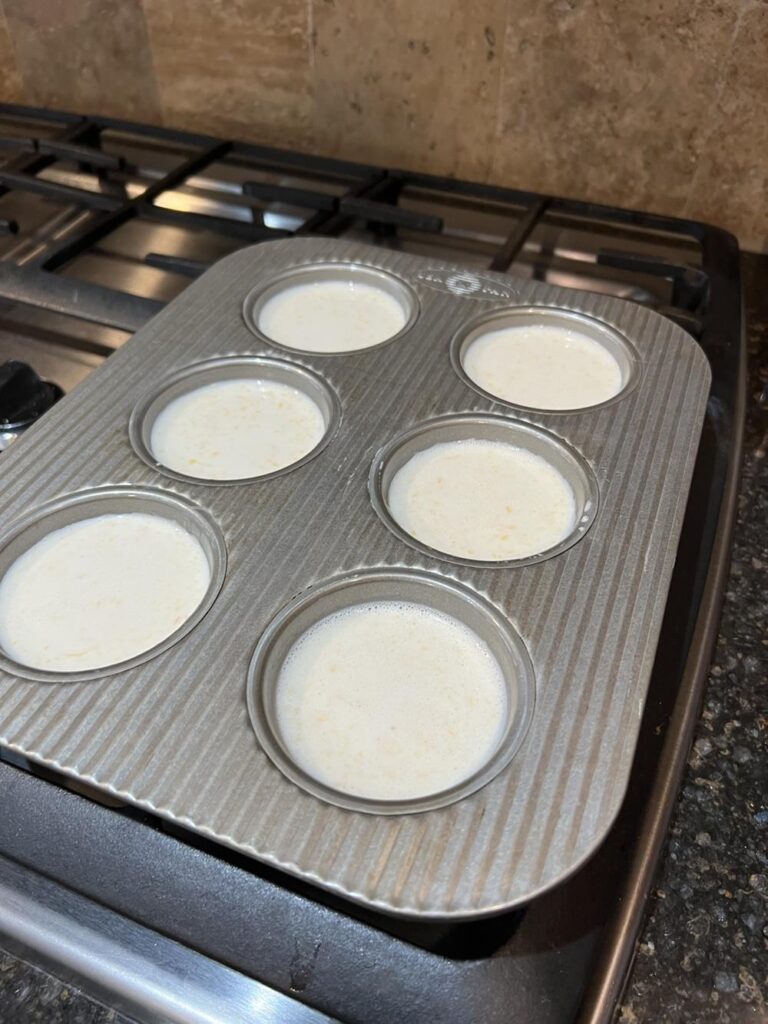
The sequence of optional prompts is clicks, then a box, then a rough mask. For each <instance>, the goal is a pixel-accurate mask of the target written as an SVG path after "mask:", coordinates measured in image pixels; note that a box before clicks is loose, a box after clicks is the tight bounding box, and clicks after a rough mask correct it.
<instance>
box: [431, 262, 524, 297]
mask: <svg viewBox="0 0 768 1024" xmlns="http://www.w3.org/2000/svg"><path fill="white" fill-rule="evenodd" d="M416 280H417V281H418V282H419V284H423V285H426V286H427V288H434V289H435V290H436V291H439V292H448V293H449V294H450V295H463V296H465V297H466V298H470V299H513V298H515V296H516V294H517V293H516V291H515V290H514V289H513V288H508V287H506V286H505V285H503V284H501V283H500V282H499V281H494V280H493V279H492V278H489V277H485V276H484V275H482V274H475V273H473V272H472V271H470V270H438V269H435V270H421V271H419V273H418V274H417V275H416Z"/></svg>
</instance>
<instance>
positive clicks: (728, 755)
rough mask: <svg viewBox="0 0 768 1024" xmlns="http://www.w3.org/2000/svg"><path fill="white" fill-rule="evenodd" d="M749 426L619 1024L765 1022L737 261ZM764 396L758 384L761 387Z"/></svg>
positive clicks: (755, 426)
mask: <svg viewBox="0 0 768 1024" xmlns="http://www.w3.org/2000/svg"><path fill="white" fill-rule="evenodd" d="M744 278H745V281H744V283H745V296H746V301H747V326H748V338H749V356H750V367H749V384H748V388H747V408H748V412H747V425H746V434H745V438H744V465H743V471H742V479H741V487H740V497H739V509H738V518H737V524H736V533H735V537H734V550H733V562H732V567H731V573H730V577H729V580H728V584H727V589H726V595H725V605H724V607H723V614H722V619H721V622H720V634H719V637H718V642H717V652H716V655H715V660H714V664H713V665H712V668H711V670H710V674H709V681H708V685H707V691H706V697H705V704H704V710H703V712H702V715H701V720H700V722H699V725H698V729H697V733H696V740H695V743H694V747H693V751H692V753H691V757H690V759H689V762H688V768H687V770H686V775H685V780H684V784H683V789H682V792H681V794H680V797H679V800H678V805H677V808H676V811H675V815H674V818H673V822H672V827H671V831H670V834H669V837H668V839H667V847H666V851H665V853H664V859H663V863H662V867H661V871H660V874H659V877H658V879H657V883H656V886H655V889H654V892H653V896H652V899H651V902H650V908H649V910H650V913H649V917H648V920H647V922H646V925H645V928H644V931H643V935H642V938H641V941H640V944H639V946H638V952H637V960H636V962H635V966H634V969H633V971H632V975H631V978H630V981H629V985H628V988H627V991H626V997H625V1002H624V1005H623V1007H622V1009H621V1014H620V1017H619V1020H620V1021H621V1022H622V1024H646V1022H647V1024H651V1022H653V1024H666V1022H669V1024H720V1022H727V1024H736V1022H738V1024H741V1022H746V1021H755V1022H763V1021H768V401H766V400H765V399H764V400H763V402H762V403H760V402H759V401H758V396H759V395H760V393H761V392H762V391H763V389H768V259H756V258H749V257H747V258H745V260H744ZM766 398H768V390H766Z"/></svg>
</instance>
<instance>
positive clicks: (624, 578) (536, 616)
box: [0, 239, 710, 918]
mask: <svg viewBox="0 0 768 1024" xmlns="http://www.w3.org/2000/svg"><path fill="white" fill-rule="evenodd" d="M315 280H318V281H320V280H333V281H341V282H349V281H356V280H359V281H361V282H364V283H366V284H371V283H374V284H376V283H378V286H380V287H381V288H382V289H383V290H385V291H386V293H387V294H388V295H389V296H391V297H394V298H395V299H396V300H397V301H398V302H399V303H401V304H402V306H403V322H404V325H405V326H404V327H403V329H402V330H401V331H399V333H397V334H396V335H395V336H394V337H393V338H390V339H388V340H385V341H384V342H382V343H381V344H378V345H375V346H373V347H369V348H361V349H358V350H355V351H350V352H346V353H319V352H312V351H309V350H300V349H296V348H295V347H294V348H287V347H282V346H281V345H280V344H278V343H277V342H276V341H273V340H272V339H270V338H268V337H266V336H265V335H264V334H263V333H262V332H261V330H260V328H259V311H260V309H262V308H263V306H264V304H265V302H266V301H268V300H269V298H270V297H271V296H272V295H274V294H275V292H276V290H278V289H279V288H282V287H289V286H291V284H292V283H300V284H307V283H309V284H311V283H312V282H313V281H315ZM518 323H524V324H526V325H534V326H535V325H536V324H538V323H547V324H551V323H559V324H562V325H564V326H566V327H569V326H570V327H571V328H573V329H575V330H579V331H581V332H583V333H586V334H587V335H588V336H590V337H592V338H594V339H595V340H597V341H598V342H600V343H601V344H604V345H605V347H606V349H607V350H608V351H609V352H610V353H611V355H612V356H613V358H614V359H615V360H616V362H617V363H618V365H619V368H620V370H621V377H622V388H621V391H620V392H619V393H618V394H617V395H615V396H613V397H612V398H610V400H608V401H606V402H604V403H602V404H601V405H597V406H594V407H592V408H588V409H582V410H577V411H572V412H546V411H537V410H535V409H530V408H522V407H515V406H512V405H509V404H506V403H504V402H501V401H498V400H496V399H494V398H493V396H491V395H489V394H487V393H485V392H484V391H483V390H482V388H479V387H478V386H477V385H476V384H475V383H474V382H473V381H472V380H471V379H470V378H469V377H468V376H467V374H466V373H465V371H464V369H463V362H462V360H463V353H464V352H465V351H466V348H467V346H468V345H469V344H471V342H472V340H473V338H475V337H476V336H477V335H478V333H480V332H481V331H482V330H484V329H495V328H496V327H499V326H506V325H515V324H518ZM238 377H254V378H257V379H265V380H269V381H276V382H279V383H288V384H290V385H291V386H292V387H295V388H298V389H299V390H301V391H303V392H304V393H305V394H306V395H307V396H309V397H310V398H311V399H312V400H313V401H314V402H315V403H316V404H317V406H318V408H319V409H320V412H321V414H322V417H323V420H324V423H325V428H326V429H325V433H324V435H323V437H322V439H321V440H320V442H319V443H318V444H317V445H316V446H315V448H313V449H312V450H311V451H309V452H308V453H307V454H306V456H305V457H303V458H301V459H300V460H298V461H297V462H295V463H294V464H293V465H291V466H287V467H285V468H283V469H280V470H279V471H277V472H274V473H269V474H267V475H265V476H261V477H255V478H252V479H246V480H236V481H205V480H200V479H197V478H195V477H192V476H185V475H184V474H183V473H179V472H172V471H169V470H165V469H164V468H163V467H162V466H159V465H158V464H157V463H156V461H155V459H154V456H153V454H152V449H151V430H152V425H153V423H154V421H155V419H156V418H157V416H158V415H159V414H160V412H161V411H162V410H163V409H164V408H165V406H166V405H167V404H168V403H169V402H170V401H172V400H173V399H174V398H176V397H178V396H179V395H182V394H185V393H187V392H188V391H190V390H192V389H193V388H195V387H197V386H199V385H200V384H205V383H212V382H216V381H219V380H228V379H233V378H238ZM709 380H710V374H709V368H708V365H707V362H706V359H705V357H704V355H703V353H702V352H701V350H700V349H699V347H698V346H697V345H696V343H695V342H694V341H693V340H692V339H691V338H690V337H689V336H688V335H687V334H686V333H685V332H684V331H683V330H681V329H680V328H679V327H677V326H675V325H674V324H672V323H671V322H669V321H667V320H666V319H664V318H663V317H661V316H658V315H657V314H655V313H653V312H651V311H649V310H647V309H644V308H642V307H640V306H638V305H634V304H630V303H626V302H623V301H621V300H618V299H613V298H608V297H605V296H602V295H597V294H589V293H585V292H575V291H571V290H565V289H556V288H552V287H549V286H546V285H543V284H537V283H531V282H523V281H517V280H514V279H511V278H508V277H505V276H503V275H499V274H492V273H487V274H484V273H474V272H468V271H466V270H463V269H461V268H458V267H454V266H451V265H449V264H446V263H443V262H439V261H432V260H425V259H421V258H416V257H412V256H408V255H404V254H400V253H397V252H394V251H384V250H380V249H371V248H368V247H365V246H362V245H358V244H356V243H347V242H340V241H336V240H322V239H311V240H310V239H306V240H304V239H295V240H288V241H283V242H275V243H269V244H265V245H260V246H257V247H254V248H250V249H245V250H242V251H240V252H238V253H236V254H235V255H233V256H230V257H227V258H226V259H224V260H222V261H221V262H220V263H218V264H216V266H214V267H213V268H212V269H211V270H210V271H208V273H206V274H205V275H204V276H203V277H202V278H200V280H198V281H197V282H195V283H194V284H192V285H191V286H190V287H189V288H188V289H187V290H186V291H185V292H184V293H183V294H182V295H181V296H180V297H179V298H178V299H176V300H175V301H174V302H172V303H171V304H170V305H169V306H168V307H167V308H166V309H165V310H163V311H162V313H160V314H159V315H158V316H157V317H156V318H155V319H154V320H153V321H152V322H151V323H150V324H148V325H147V326H146V327H145V328H143V329H142V330H141V331H139V333H138V334H136V335H135V336H134V338H132V339H131V341H129V342H128V343H127V344H126V345H125V346H123V348H122V349H120V350H119V351H118V352H116V353H115V355H113V356H112V357H111V358H110V359H109V360H108V361H107V363H105V364H104V365H103V366H102V367H101V368H100V369H99V370H98V371H96V372H95V373H94V374H93V375H92V376H91V377H90V378H89V379H88V380H86V381H85V382H84V383H83V384H82V385H80V387H78V388H77V389H76V391H75V392H74V393H72V394H71V395H69V396H67V397H66V398H65V399H64V400H62V401H61V402H60V403H59V404H58V405H57V406H56V407H55V408H54V409H53V410H52V411H51V412H49V413H48V414H47V415H46V416H45V418H44V419H43V420H42V421H41V422H40V423H39V424H38V425H37V426H35V427H34V428H33V429H31V430H30V431H29V432H28V433H27V434H26V435H25V436H24V437H23V438H22V439H21V440H20V441H18V442H17V443H16V444H15V445H14V446H13V447H12V449H11V450H10V451H9V452H7V453H5V454H4V455H3V457H2V462H1V463H0V480H1V483H2V489H1V491H0V515H1V516H2V523H3V533H2V536H1V537H0V577H1V576H2V574H3V572H5V571H6V570H7V568H8V567H9V566H10V565H11V564H12V562H13V561H14V559H15V558H17V557H18V556H19V555H20V554H21V553H23V551H25V550H26V549H27V548H28V547H30V546H31V545H32V544H34V543H35V542H36V541H37V540H39V539H40V538H41V537H43V536H45V535H46V533H47V532H49V531H51V530H54V529H57V528H58V527H59V526H62V525H67V524H69V523H72V522H75V521H76V520H78V519H82V518H87V517H89V516H92V515H98V514H101V513H102V512H104V511H106V512H120V511H155V512H158V513H159V514H162V515H165V516H168V517H170V518H172V519H173V520H174V521H176V522H179V523H181V524H182V525H183V526H185V528H187V529H188V530H190V531H191V532H192V533H193V534H194V536H195V537H196V538H197V539H198V540H199V541H200V543H201V544H202V546H203V549H204V550H205V553H206V557H207V558H208V560H209V563H210V568H211V584H210V586H209V589H208V591H207V593H206V596H205V599H204V601H203V603H202V604H201V605H200V607H199V608H198V610H197V612H196V613H195V614H194V615H193V616H192V617H191V618H190V619H189V620H188V621H187V622H186V623H184V624H183V626H182V627H180V629H179V630H177V632H176V633H174V634H173V635H172V636H171V637H169V638H168V639H167V640H166V641H164V642H163V643H162V644H159V645H158V646H157V647H156V648H154V649H152V650H151V651H148V652H145V653H144V654H143V655H141V656H139V657H137V658H135V659H132V660H131V661H130V662H126V663H123V664H121V665H116V666H110V667H108V668H107V669H104V670H96V671H90V672H87V673H83V674H81V675H78V674H67V673H56V672H40V671H35V670H33V669H27V668H25V666H23V665H19V664H17V663H15V662H13V661H12V660H11V659H10V658H9V657H7V656H6V655H5V654H4V653H3V652H1V651H0V743H2V745H3V746H5V747H6V748H8V749H10V750H13V751H15V752H16V753H17V754H21V755H24V756H26V757H27V758H29V759H30V760H32V761H33V762H37V763H40V764H44V765H47V766H49V767H52V768H54V769H56V770H58V771H59V772H63V773H65V774H67V775H70V776H73V777H76V778H78V779H80V780H81V781H84V782H86V783H88V784H90V785H91V786H95V787H97V788H98V789H101V790H103V791H105V792H107V793H109V794H111V796H112V797H116V798H118V799H121V800H124V801H126V802H131V803H134V804H137V805H139V806H141V807H143V808H146V809H147V810H150V811H152V812H154V813H156V814H158V815H162V816H164V817H166V818H168V819H170V820H172V821H174V822H176V823H178V824H180V825H182V826H185V827H187V828H189V829H191V830H194V831H197V832H200V833H202V834H203V835H205V836H208V837H210V838H213V839H215V840H218V841H219V842H221V843H224V844H226V845H228V846H230V847H233V848H235V849H237V850H240V851H241V852H243V853H246V854H249V855H251V856H253V857H255V858H257V859H258V860H261V861H264V862H266V863H269V864H271V865H274V866H276V867H279V868H281V869H283V870H284V871H287V872H290V873H292V874H294V875H297V876H300V877H302V878H305V879H308V880H309V881H311V882H313V883H315V884H317V885H319V886H322V887H324V888H326V889H329V890H332V891H334V892H336V893H339V894H341V895H344V896H346V897H348V898H350V899H352V900H355V901H357V902H359V903H363V904H368V905H371V906H374V907H376V908H378V909H380V910H383V911H387V912H390V913H395V914H402V915H409V916H423V917H434V918H451V917H454V918H460V917H473V916H480V915H483V914H489V913H494V912H498V911H501V910H504V909H506V908H509V907H512V906H514V905H517V904H520V903H522V902H525V901H527V900H529V899H530V898H531V897H533V896H535V895H536V894H537V893H539V892H541V891H543V890H544V889H546V888H548V887H550V886H552V885H554V884H556V883H557V882H558V881H559V880H561V879H563V878H564V877H565V876H567V875H568V874H570V873H571V872H572V871H574V870H575V869H576V868H577V867H578V865H579V864H580V863H581V862H582V861H584V860H585V859H586V858H587V857H588V856H589V855H590V853H591V852H592V851H593V850H594V849H595V847H596V846H597V845H598V844H599V843H600V841H601V839H602V838H603V836H604V835H605V833H606V831H607V830H608V828H609V827H610V824H611V822H612V820H613V818H614V816H615V814H616V812H617V810H618V807H619V804H620V802H621V799H622V795H623V792H624V789H625V786H626V782H627V777H628V773H629V770H630V766H631V761H632V755H633V750H634V745H635V741H636V738H637V732H638V728H639V724H640V717H641V714H642V709H643V701H644V698H645V693H646V689H647V684H648V679H649V674H650V671H651V667H652V663H653V657H654V652H655V647H656V642H657V638H658V632H659V628H660V625H661V619H662V614H663V611H664V603H665V599H666V593H667V587H668V584H669V578H670V575H671V571H672V567H673V563H674V559H675V552H676V548H677V542H678V539H679V533H680V529H681V525H682V519H683V512H684V509H685V503H686V496H687V491H688V486H689V482H690V476H691V473H692V470H693V464H694V459H695V455H696V451H697V446H698V439H699V433H700V430H701V425H702V421H703V414H704V408H705V404H706V400H707V395H708V390H709ZM469 438H471V439H484V440H507V441H509V442H510V443H512V444H513V445H514V446H516V447H518V448H523V449H526V450H529V451H531V452H533V453H534V454H536V455H539V456H541V457H543V458H545V459H547V460H548V461H549V462H550V464H551V465H553V466H554V467H555V468H556V469H557V470H558V471H559V472H560V473H561V474H562V476H563V477H564V478H565V479H566V480H567V482H568V483H569V485H570V487H571V490H572V491H573V495H574V500H575V505H576V519H575V524H574V528H573V530H572V531H571V533H570V534H569V535H568V536H567V537H566V538H564V539H563V540H562V541H561V542H560V543H559V544H557V545H556V546H554V547H552V548H551V549H550V550H548V551H545V552H541V553H538V554H536V555H535V556H532V557H527V558H520V559H513V560H510V561H506V562H484V561H481V560H473V559H471V558H460V557H452V556H451V555H449V554H445V553H443V552H439V551H434V550H432V549H431V548H430V547H429V546H427V545H425V544H423V543H420V542H419V541H418V540H414V538H412V537H410V536H409V535H408V534H407V533H406V532H405V531H404V530H403V529H402V528H401V527H400V526H399V525H398V523H397V521H396V520H395V519H394V517H393V516H392V514H391V511H390V509H389V503H388V494H389V487H390V484H391V481H392V477H393V475H394V474H395V473H396V472H397V470H398V469H399V468H400V467H401V466H402V465H403V464H404V463H405V462H406V461H407V460H408V458H410V457H411V456H413V455H414V454H415V453H417V452H420V451H423V450H425V449H426V448H428V447H429V446H430V445H432V444H435V443H440V442H443V441H453V440H463V439H469ZM382 600H383V601H389V600H391V601H414V602H417V603H422V604H427V605H429V606H431V607H433V608H435V609H437V610H438V611H440V612H444V613H447V614H449V615H451V616H453V617H455V618H458V619H459V620H461V621H462V622H464V623H465V624H466V625H468V626H469V627H470V628H471V629H473V630H474V632H475V633H476V634H477V635H478V636H479V637H480V638H481V639H482V640H483V641H484V642H485V643H486V644H487V646H488V647H489V648H490V650H491V651H492V653H493V654H494V656H495V658H496V660H497V661H498V663H499V665H500V666H501V667H502V670H503V671H504V675H505V678H506V680H507V685H508V698H509V699H508V709H507V721H506V723H505V725H504V729H503V735H502V737H501V739H500V742H499V745H498V748H497V749H496V751H495V753H494V754H493V755H492V756H491V758H490V759H489V760H488V762H487V763H486V764H485V765H483V766H482V768H481V769H480V770H479V771H478V772H477V773H475V775H474V776H472V777H471V778H469V779H467V780H464V782H463V783H461V784H459V785H457V786H456V787H454V788H453V789H452V790H450V791H446V792H443V793H439V794H434V795H433V796H432V797H427V798H425V799H418V800H414V801H403V802H401V803H397V802H387V801H366V800H364V799H362V798H355V797H347V796H345V795H344V794H342V793H338V792H335V791H333V790H329V789H328V787H326V786H324V785H323V784H322V783H321V782H319V781H318V780H316V779H313V778H312V777H310V776H308V775H307V773H306V772H305V771H303V770H302V769H301V768H300V767H299V766H298V765H297V764H296V763H295V762H294V761H293V759H292V757H291V755H290V753H289V751H288V750H287V749H286V746H285V744H284V743H283V742H282V740H281V736H280V728H279V722H278V720H277V716H276V714H275V687H276V681H277V676H278V674H279V667H280V663H281V658H283V657H284V656H285V652H286V651H287V650H288V648H289V647H290V645H291V644H292V643H293V642H294V641H295V640H296V639H297V638H298V636H300V635H301V634H302V632H303V631H305V630H306V629H308V628H310V627H311V626H312V625H313V624H314V623H315V622H317V621H318V620H319V619H321V618H323V617H324V616H325V615H327V614H331V613H333V612H335V611H338V610H340V609H343V608H345V607H349V606H351V605H354V604H356V603H360V602H364V601H382Z"/></svg>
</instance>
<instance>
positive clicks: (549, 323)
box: [451, 306, 638, 412]
mask: <svg viewBox="0 0 768 1024" xmlns="http://www.w3.org/2000/svg"><path fill="white" fill-rule="evenodd" d="M451 358H452V361H453V365H454V368H455V369H456V371H457V373H458V374H459V376H460V377H461V378H462V379H463V380H464V381H465V382H466V383H467V384H469V386H470V387H471V388H473V389H474V390H475V391H478V392H479V393H480V394H481V395H483V397H485V398H491V399H493V400H494V401H499V402H503V403H505V404H507V405H512V406H516V407H520V408H524V409H534V410H537V411H542V412H543V411H546V412H571V411H574V410H578V409H592V408H595V407H597V406H602V405H605V404H608V403H610V402H613V401H616V400H617V399H618V398H619V397H621V396H622V395H624V394H626V393H627V391H629V390H630V388H631V387H633V386H634V384H635V383H636V378H637V372H638V359H637V356H636V354H635V352H634V351H633V349H632V348H631V347H630V345H629V343H628V342H627V340H626V339H625V338H624V337H623V336H622V335H621V334H619V332H618V331H616V330H614V329H613V328H612V327H611V326H610V325H609V324H606V323H603V322H602V321H600V320H596V319H595V318H594V317H590V316H586V315H585V314H583V313H574V312H570V311H568V310H563V309H554V308H551V307H546V306H541V307H534V306H531V307H520V308H514V309H501V310H495V311H493V312H492V313H490V314H487V315H486V316H483V317H481V318H480V319H479V320H474V321H472V322H471V323H469V324H468V325H467V326H465V327H463V328H462V329H461V331H459V333H458V334H457V335H456V336H455V337H454V339H453V342H452V346H451Z"/></svg>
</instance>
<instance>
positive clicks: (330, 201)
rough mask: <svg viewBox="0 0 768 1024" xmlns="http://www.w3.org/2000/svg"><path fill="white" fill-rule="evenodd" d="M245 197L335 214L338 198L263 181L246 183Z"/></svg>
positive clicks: (244, 184)
mask: <svg viewBox="0 0 768 1024" xmlns="http://www.w3.org/2000/svg"><path fill="white" fill-rule="evenodd" d="M243 195H245V196H252V197H253V198H254V199H260V200H264V201H265V202H273V203H285V204H286V205H287V206H303V207H306V208H307V209H309V210H325V211H328V212H331V213H335V211H336V209H337V207H338V198H337V197H336V196H333V195H329V194H328V193H327V192H313V191H311V190H310V189H305V188H292V187H291V186H290V185H273V184H271V183H270V184H266V183H265V182H262V181H244V182H243Z"/></svg>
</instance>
